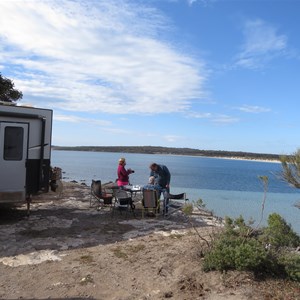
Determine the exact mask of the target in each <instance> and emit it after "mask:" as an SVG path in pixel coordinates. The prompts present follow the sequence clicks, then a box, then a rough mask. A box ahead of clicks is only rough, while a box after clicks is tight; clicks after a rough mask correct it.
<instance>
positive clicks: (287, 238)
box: [261, 213, 300, 250]
mask: <svg viewBox="0 0 300 300" xmlns="http://www.w3.org/2000/svg"><path fill="white" fill-rule="evenodd" d="M261 239H262V241H263V242H264V243H265V244H270V245H271V247H272V248H273V249H274V250H276V249H279V248H280V247H297V246H299V245H300V237H299V236H298V235H297V234H296V233H295V232H294V231H293V230H292V228H291V226H290V225H288V224H287V223H286V221H285V220H284V219H283V218H282V217H281V216H280V215H279V214H277V213H273V214H271V215H269V217H268V227H266V228H265V229H264V230H263V234H262V237H261Z"/></svg>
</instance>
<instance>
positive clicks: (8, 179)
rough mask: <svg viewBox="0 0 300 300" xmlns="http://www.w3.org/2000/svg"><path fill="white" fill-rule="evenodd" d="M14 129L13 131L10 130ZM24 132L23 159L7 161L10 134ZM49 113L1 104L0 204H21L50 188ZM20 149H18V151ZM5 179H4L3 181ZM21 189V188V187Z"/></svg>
mask: <svg viewBox="0 0 300 300" xmlns="http://www.w3.org/2000/svg"><path fill="white" fill-rule="evenodd" d="M13 128H14V129H13ZM17 128H22V130H23V139H22V141H23V144H22V145H23V149H22V159H17V161H14V160H13V159H10V158H9V159H7V158H6V157H5V153H7V152H8V148H11V147H15V151H16V152H18V151H17V150H16V145H12V146H11V145H10V146H9V145H7V142H9V141H10V140H9V137H8V136H7V134H6V132H11V133H12V137H13V138H11V141H14V140H15V137H16V135H15V133H16V132H17V131H18V129H17ZM51 132H52V110H47V109H40V108H28V107H19V106H6V105H0V178H1V180H0V203H1V202H2V203H5V202H6V203H10V202H18V201H24V198H26V197H27V196H29V195H31V194H35V193H37V192H47V191H48V189H49V188H48V187H49V173H50V157H51ZM20 151H21V150H19V152H20ZM2 178H5V180H2ZM21 186H22V189H21V188H20V187H21Z"/></svg>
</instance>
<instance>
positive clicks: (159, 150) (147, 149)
mask: <svg viewBox="0 0 300 300" xmlns="http://www.w3.org/2000/svg"><path fill="white" fill-rule="evenodd" d="M52 149H53V150H65V151H66V150H68V151H93V152H116V153H119V152H120V153H141V154H171V155H190V156H205V157H218V158H235V159H250V160H270V161H279V160H280V156H281V155H279V154H266V153H252V152H242V151H222V150H199V149H192V148H172V147H159V146H76V147H67V146H52Z"/></svg>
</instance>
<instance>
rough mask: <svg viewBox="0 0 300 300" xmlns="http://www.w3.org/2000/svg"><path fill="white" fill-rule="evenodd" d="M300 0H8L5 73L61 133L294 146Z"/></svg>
mask: <svg viewBox="0 0 300 300" xmlns="http://www.w3.org/2000/svg"><path fill="white" fill-rule="evenodd" d="M299 13H300V1H297V0H235V1H229V0H211V1H209V0H206V1H204V0H202V1H201V0H189V1H188V0H177V1H176V0H157V1H156V0H143V1H138V0H135V1H129V0H128V1H123V0H116V1H114V0H106V1H102V0H97V1H96V0H94V1H92V0H90V1H76V0H75V1H70V0H69V1H64V0H57V1H56V0H49V1H38V0H32V1H14V0H1V1H0V72H1V73H2V76H4V77H7V78H10V79H12V80H13V82H14V83H15V87H16V88H18V89H20V90H21V91H22V92H23V95H24V96H23V99H22V100H21V101H20V104H22V105H25V104H26V105H32V106H35V107H43V108H50V109H53V111H54V120H53V138H52V140H53V144H54V145H61V146H80V145H95V146H148V145H151V146H165V147H179V148H181V147H189V148H196V149H204V150H228V151H248V152H257V153H276V154H290V153H293V152H295V151H296V150H297V149H298V148H299V147H300V142H299V127H298V124H299V121H298V120H299V111H300V110H299V109H300V104H299V103H300V97H299V96H300V34H299V26H300V24H299V23H300V21H299Z"/></svg>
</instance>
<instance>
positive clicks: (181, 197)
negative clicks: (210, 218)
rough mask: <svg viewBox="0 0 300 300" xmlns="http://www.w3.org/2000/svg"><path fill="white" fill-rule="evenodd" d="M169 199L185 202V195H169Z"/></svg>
mask: <svg viewBox="0 0 300 300" xmlns="http://www.w3.org/2000/svg"><path fill="white" fill-rule="evenodd" d="M169 199H174V200H186V194H185V193H181V194H169Z"/></svg>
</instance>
